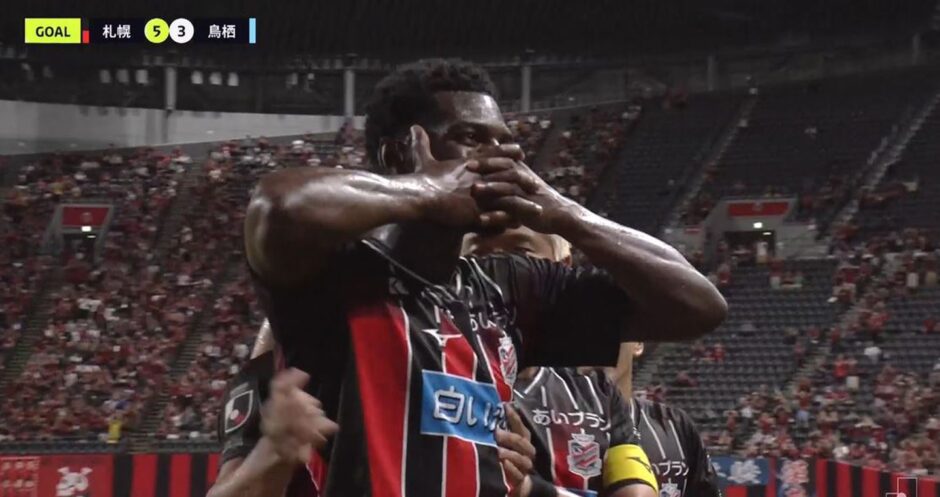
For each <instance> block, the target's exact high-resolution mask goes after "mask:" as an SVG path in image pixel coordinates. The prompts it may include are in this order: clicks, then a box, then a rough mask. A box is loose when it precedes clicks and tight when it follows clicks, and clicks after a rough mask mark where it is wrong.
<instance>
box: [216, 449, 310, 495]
mask: <svg viewBox="0 0 940 497" xmlns="http://www.w3.org/2000/svg"><path fill="white" fill-rule="evenodd" d="M296 467H297V464H295V463H293V462H288V461H283V460H281V459H280V458H279V457H278V455H277V452H276V451H275V450H274V448H273V446H272V445H271V441H270V440H269V439H267V438H262V439H261V440H259V441H258V444H257V445H255V447H254V449H252V451H251V452H250V453H249V454H248V457H245V458H240V457H236V458H233V459H230V460H228V461H225V463H224V464H222V468H221V469H219V475H218V477H217V478H216V480H215V483H214V484H213V485H212V488H210V489H209V492H208V493H207V494H206V497H272V496H273V497H279V496H282V495H284V492H285V491H286V490H287V486H288V485H289V484H290V480H291V477H292V476H293V474H294V469H296Z"/></svg>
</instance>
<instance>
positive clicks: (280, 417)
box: [261, 368, 338, 464]
mask: <svg viewBox="0 0 940 497" xmlns="http://www.w3.org/2000/svg"><path fill="white" fill-rule="evenodd" d="M309 379H310V376H309V375H307V373H304V372H303V371H300V370H299V369H293V368H292V369H288V370H286V371H282V372H280V373H278V375H277V376H275V377H274V379H273V380H271V394H270V396H269V397H268V400H267V401H265V403H264V405H262V406H261V433H262V434H263V435H264V436H265V437H266V438H268V439H269V440H270V441H271V444H272V445H273V446H274V450H275V451H277V454H278V455H279V456H280V457H281V458H283V459H284V460H285V461H289V462H294V463H298V464H306V463H307V462H308V461H310V457H311V456H312V455H313V451H314V450H318V449H320V448H322V447H323V446H324V445H326V442H327V440H328V439H329V438H330V436H332V435H333V434H334V433H336V430H337V429H338V426H337V424H336V423H334V422H333V421H331V420H330V419H329V418H327V417H326V415H325V413H324V412H323V410H322V409H321V408H320V401H319V400H317V399H316V398H314V397H313V396H312V395H310V394H308V393H307V392H305V391H304V390H303V388H304V386H305V385H306V384H307V381H308V380H309Z"/></svg>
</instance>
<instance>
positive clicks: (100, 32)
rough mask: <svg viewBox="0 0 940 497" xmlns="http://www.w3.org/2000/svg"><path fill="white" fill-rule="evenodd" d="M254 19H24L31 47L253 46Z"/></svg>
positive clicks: (24, 31) (254, 36)
mask: <svg viewBox="0 0 940 497" xmlns="http://www.w3.org/2000/svg"><path fill="white" fill-rule="evenodd" d="M256 30H257V28H256V21H255V18H254V17H249V18H244V17H243V18H213V19H192V20H190V19H186V18H183V17H180V18H177V19H169V20H166V19H161V18H159V17H155V18H152V19H82V18H65V17H59V18H37V17H31V18H30V17H28V18H26V19H24V29H23V37H24V41H25V42H26V43H27V44H46V45H89V44H95V45H98V44H154V45H159V44H162V43H170V44H179V45H183V44H187V43H195V44H210V45H211V44H221V45H226V44H229V45H253V44H255V43H256V41H257V31H256Z"/></svg>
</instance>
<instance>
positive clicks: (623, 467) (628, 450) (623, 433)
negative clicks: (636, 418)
mask: <svg viewBox="0 0 940 497" xmlns="http://www.w3.org/2000/svg"><path fill="white" fill-rule="evenodd" d="M594 374H595V375H597V377H598V378H599V380H600V381H599V382H598V383H599V385H598V389H599V390H600V391H602V392H604V393H605V394H606V397H607V398H608V399H610V401H609V403H608V409H609V413H610V414H609V420H610V449H608V453H607V456H606V458H605V460H604V494H605V495H611V494H613V493H614V492H615V491H617V490H618V489H620V488H623V487H625V486H627V485H637V484H639V485H647V486H649V487H651V488H653V490H655V491H656V492H657V493H659V484H658V482H657V480H656V475H655V474H654V473H653V467H652V466H651V465H650V461H649V456H647V454H646V451H644V450H643V447H642V445H641V443H640V432H639V431H638V430H637V428H636V426H635V425H634V424H633V420H632V419H631V418H630V414H629V412H628V411H627V404H626V402H625V401H624V400H623V396H622V395H620V390H619V389H617V387H616V385H614V384H613V382H611V381H610V380H609V379H607V376H606V375H604V374H603V373H601V372H595V373H594Z"/></svg>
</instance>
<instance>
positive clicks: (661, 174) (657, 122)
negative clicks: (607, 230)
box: [597, 94, 741, 233]
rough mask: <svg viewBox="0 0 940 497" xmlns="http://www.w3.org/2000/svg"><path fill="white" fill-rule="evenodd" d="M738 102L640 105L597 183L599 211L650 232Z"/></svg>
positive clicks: (706, 99) (709, 98)
mask: <svg viewBox="0 0 940 497" xmlns="http://www.w3.org/2000/svg"><path fill="white" fill-rule="evenodd" d="M740 100H741V97H739V96H736V95H725V94H719V95H696V96H692V97H690V98H689V100H688V101H687V103H686V104H685V105H683V106H679V107H669V108H663V107H664V106H663V105H659V104H658V103H655V102H654V103H651V104H650V105H646V106H644V107H643V110H642V118H641V119H639V120H638V121H637V125H636V129H635V130H634V131H633V133H632V134H631V135H629V136H628V137H627V138H626V140H625V143H624V148H623V152H622V153H621V154H620V156H619V158H617V162H616V163H615V165H613V166H612V167H611V168H610V171H609V173H608V175H607V176H606V177H605V178H604V179H603V181H602V182H601V185H600V189H599V194H598V195H599V197H600V198H598V199H597V203H598V204H597V205H598V208H599V209H601V210H604V211H607V212H608V213H609V215H610V217H611V219H614V220H616V221H617V222H619V223H622V224H624V225H626V226H630V227H633V228H637V229H639V230H642V231H645V232H647V233H654V231H655V230H656V229H658V228H659V227H660V226H661V225H662V223H663V222H664V221H665V218H666V215H667V214H668V212H669V209H670V208H671V207H672V204H673V203H674V202H675V200H676V198H678V196H679V195H681V194H682V193H683V192H684V191H685V190H684V188H685V186H686V183H687V181H688V179H689V176H690V175H691V174H692V173H694V172H695V171H696V170H698V168H699V167H700V166H701V163H702V161H703V160H704V158H705V157H704V156H705V154H706V153H707V152H708V150H709V149H710V147H711V146H712V144H713V142H714V141H715V140H717V139H718V137H719V136H720V135H721V133H722V131H724V129H725V128H726V127H727V126H728V124H729V121H730V119H731V117H732V116H733V115H734V113H735V111H736V110H737V108H738V106H739V105H740ZM621 192H629V193H628V194H626V195H623V194H621Z"/></svg>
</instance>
